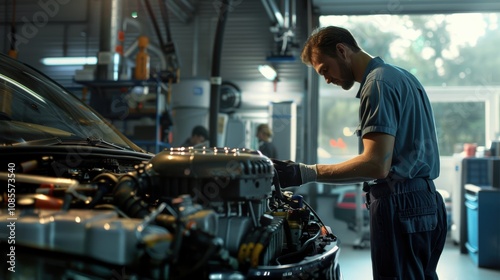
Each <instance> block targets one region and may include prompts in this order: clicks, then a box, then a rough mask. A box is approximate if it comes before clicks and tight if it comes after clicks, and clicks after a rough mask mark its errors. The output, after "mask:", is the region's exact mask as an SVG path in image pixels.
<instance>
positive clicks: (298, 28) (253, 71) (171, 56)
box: [0, 0, 500, 280]
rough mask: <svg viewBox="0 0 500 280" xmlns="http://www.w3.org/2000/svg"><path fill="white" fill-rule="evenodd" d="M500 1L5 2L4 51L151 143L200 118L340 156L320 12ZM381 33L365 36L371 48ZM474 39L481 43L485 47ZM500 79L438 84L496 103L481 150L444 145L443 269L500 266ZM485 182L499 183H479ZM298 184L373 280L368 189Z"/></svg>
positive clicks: (241, 138)
mask: <svg viewBox="0 0 500 280" xmlns="http://www.w3.org/2000/svg"><path fill="white" fill-rule="evenodd" d="M499 12H500V2H498V1H494V0H481V1H475V2H471V1H466V0H460V1H451V0H439V1H432V0H418V1H416V0H412V1H410V0H394V1H393V0H390V1H380V0H375V1H366V0H351V1H342V0H307V1H301V0H261V1H249V0H247V1H243V0H232V1H231V0H228V1H226V0H224V1H223V0H212V1H201V0H158V1H152V0H151V1H147V0H5V1H3V2H2V4H0V14H1V15H2V19H1V20H0V37H1V38H3V39H2V40H1V42H2V44H1V45H0V48H1V51H2V53H4V54H9V55H11V56H13V57H15V58H16V59H17V60H19V61H21V62H24V63H26V64H29V65H31V66H33V67H34V68H36V69H38V70H40V71H41V72H42V73H44V74H45V75H47V76H48V77H49V78H51V79H53V80H54V81H56V82H57V83H59V84H61V85H62V86H64V87H65V88H66V89H68V90H69V91H70V92H72V93H73V94H74V95H76V96H77V97H78V98H80V99H81V100H82V101H83V102H84V103H86V104H88V105H89V106H91V107H92V108H93V109H95V110H96V111H97V112H98V113H99V114H100V115H102V116H103V117H104V118H105V119H107V120H108V121H109V122H110V123H112V125H113V126H114V127H116V128H117V129H118V130H119V131H121V132H122V133H123V134H124V135H126V136H127V137H128V138H130V139H131V140H132V141H133V142H134V143H136V144H137V145H138V146H140V147H141V148H143V149H144V150H145V151H148V152H150V153H153V154H157V153H159V152H161V151H162V150H164V149H168V148H171V147H178V146H180V145H181V144H182V143H183V142H184V141H185V140H186V138H188V137H189V136H190V134H191V130H192V128H193V127H194V126H196V125H203V126H205V127H206V128H207V129H208V131H209V139H208V141H209V145H210V146H212V147H231V148H240V149H245V148H246V149H257V148H258V140H257V139H256V138H255V132H256V128H257V126H258V125H259V124H262V123H269V124H272V126H273V134H274V136H273V142H274V143H279V144H278V145H277V149H278V155H279V158H280V159H290V160H294V161H297V162H304V163H317V162H321V163H328V162H335V161H339V160H342V159H345V158H346V157H348V156H349V152H345V151H346V150H345V149H344V150H342V149H341V148H339V145H340V144H339V141H335V140H338V139H333V138H334V137H331V138H332V139H333V141H332V139H330V138H328V140H325V141H329V142H325V143H328V145H330V146H329V148H332V147H333V148H335V149H337V150H335V151H340V152H339V153H338V154H333V153H331V152H330V153H329V156H328V157H325V156H324V153H323V152H324V151H325V149H323V144H322V142H319V140H318V138H319V137H318V135H319V133H320V132H321V131H322V129H323V128H322V126H321V123H323V121H322V120H321V116H320V113H321V112H322V110H323V109H322V107H321V103H322V98H323V97H324V95H326V94H330V93H329V92H333V95H335V94H339V90H338V89H333V88H332V87H331V85H329V86H328V87H327V85H326V83H324V81H322V80H321V79H320V78H321V77H318V75H317V74H316V73H315V72H314V69H311V68H308V67H306V66H305V65H304V64H303V63H302V62H301V60H300V57H299V55H300V51H301V47H302V44H303V43H304V41H305V39H306V38H307V36H308V34H309V33H310V31H311V30H312V29H313V28H315V27H317V26H319V25H320V18H322V17H323V18H325V17H328V16H345V17H347V16H365V17H370V16H389V15H396V16H413V15H427V16H429V15H447V14H465V15H467V14H477V13H479V14H488V13H491V14H496V13H499ZM499 23H500V21H499ZM471 28H472V27H471ZM380 31H384V30H380ZM360 33H362V32H361V31H360ZM497 34H500V31H498V33H497ZM363 35H365V34H363ZM368 35H372V36H373V37H377V36H378V35H377V34H368ZM498 36H499V38H500V35H498ZM370 39H371V38H367V37H363V41H364V42H362V45H364V44H365V43H366V44H370V42H371V41H370ZM382 40H383V38H382ZM475 48H476V50H477V51H478V52H481V46H480V45H477V46H475ZM385 54H386V55H388V56H389V54H388V53H385ZM374 55H378V54H376V53H374ZM380 55H382V54H380ZM141 57H142V58H144V57H148V61H147V62H145V61H141V60H140V59H141ZM67 58H73V59H83V61H76V62H75V61H74V60H73V61H65V60H64V59H67ZM478 59H485V60H487V59H488V58H487V57H486V58H485V57H479V58H478ZM457 60H458V59H457ZM141 63H144V64H141ZM264 65H268V66H272V68H273V69H274V70H275V75H274V76H272V77H270V78H266V77H264V76H263V74H261V73H260V72H259V67H260V66H264ZM141 71H142V73H141ZM419 74H420V73H419ZM141 75H142V76H141ZM422 75H424V74H422ZM491 76H494V77H493V78H491V80H492V81H493V82H492V83H491V84H490V83H487V82H484V81H483V82H484V83H483V84H481V81H479V82H478V84H477V85H467V86H464V87H460V88H459V87H458V86H457V87H454V86H449V87H446V86H443V85H442V84H439V83H436V84H432V85H430V86H429V88H430V89H429V93H431V94H433V95H432V96H433V97H432V96H431V99H432V98H433V99H432V100H434V101H436V102H448V101H447V100H448V99H447V98H448V97H446V94H447V93H449V92H450V91H452V92H454V98H455V99H454V101H451V102H456V99H461V100H462V101H463V100H467V101H470V100H471V96H474V97H477V100H479V102H483V103H484V104H485V105H484V108H483V107H482V108H483V109H484V111H485V113H484V114H483V123H484V124H483V126H481V129H482V131H481V138H480V139H481V141H483V142H479V143H475V144H474V149H475V150H474V152H473V153H472V154H471V153H469V152H468V151H467V150H466V149H465V147H466V146H467V144H469V143H462V142H460V143H455V144H460V145H459V147H458V148H456V147H452V148H451V149H452V150H453V149H454V150H453V151H452V152H450V153H449V154H448V155H443V156H441V162H442V166H441V175H440V177H439V178H438V179H437V180H436V184H437V185H438V187H439V188H440V189H441V191H442V193H443V194H444V196H445V198H446V201H447V207H448V209H447V210H448V211H449V222H450V229H449V235H448V241H447V245H446V248H445V251H444V253H443V256H442V258H441V260H440V265H439V267H438V274H439V276H440V279H444V280H447V279H449V280H452V279H453V280H455V279H457V280H462V279H463V280H468V279H499V277H500V222H499V221H498V219H496V220H495V215H496V213H498V212H497V211H496V210H497V209H498V205H499V204H500V203H499V202H500V199H497V200H496V202H495V200H494V199H495V198H498V197H500V196H498V194H497V193H499V192H500V175H499V174H500V163H499V162H500V159H499V158H500V157H499V155H500V153H498V151H497V153H496V154H492V151H493V149H494V148H495V147H498V148H500V144H499V143H500V110H499V108H500V88H499V87H498V86H499V84H500V81H497V80H496V79H495V77H496V75H495V74H491ZM485 79H489V77H485ZM479 86H482V90H478V88H479ZM471 92H472V93H471ZM478 92H479V93H478ZM484 92H486V94H484ZM351 93H352V92H351ZM339 95H341V94H339ZM348 97H351V98H353V97H354V94H352V95H349V96H348ZM345 99H346V97H345V96H341V99H340V100H345ZM353 99H354V98H353ZM475 100H476V99H475ZM338 106H344V105H338ZM354 117H357V115H355V116H354ZM331 118H334V117H333V116H332V117H331ZM332 121H333V120H332ZM337 130H340V128H337ZM470 141H472V142H474V140H470ZM333 142H335V143H333ZM328 145H327V146H328ZM496 145H498V146H496ZM462 148H463V150H462ZM481 148H482V149H481ZM457 149H458V150H457ZM328 151H330V150H328ZM350 154H352V150H350ZM485 185H486V186H492V187H493V191H492V192H491V193H489V192H486V193H485V192H481V189H477V188H475V186H485ZM297 192H298V193H300V194H301V195H303V197H304V198H305V199H306V200H307V201H308V202H309V204H310V205H311V206H312V208H314V209H316V211H317V212H318V214H319V215H320V216H321V217H323V219H324V220H325V221H326V223H327V224H329V225H330V226H331V227H332V229H333V231H334V233H335V234H336V235H337V236H338V237H339V240H340V245H339V246H340V247H341V253H340V256H339V263H340V267H341V270H342V274H343V276H344V279H370V277H371V269H370V267H371V263H370V251H369V248H368V247H369V245H368V243H367V242H368V241H367V237H366V234H367V231H369V229H366V217H365V215H366V214H367V212H366V209H364V208H363V203H362V194H361V192H360V189H359V186H357V185H351V186H335V185H327V184H319V183H310V184H309V185H308V186H307V187H302V188H301V189H300V190H299V189H298V190H297ZM491 199H493V202H491ZM482 201H484V202H482ZM481 202H482V204H481ZM477 204H478V205H479V206H478V205H477ZM467 205H468V206H467ZM471 207H472V208H473V209H480V210H479V211H480V214H479V215H483V216H489V217H490V219H491V220H490V221H491V223H492V225H485V224H480V223H479V222H478V221H474V220H472V221H471V218H470V217H471V216H470V212H468V211H469V210H470V209H472V208H471ZM342 211H344V212H342ZM467 217H469V219H467ZM474 222H476V223H474ZM471 232H473V233H475V234H478V235H479V236H480V237H479V239H480V240H489V243H487V244H488V245H487V246H486V247H489V248H484V247H483V248H481V249H480V250H479V254H480V255H482V256H481V257H479V258H478V257H477V254H478V252H477V250H476V251H475V252H471V250H472V249H471V248H470V247H469V248H468V247H467V241H468V240H467V238H468V236H469V237H470V236H471ZM482 246H484V245H482ZM472 251H474V250H472ZM471 255H475V256H472V257H471ZM482 258H488V260H487V261H486V262H487V263H488V265H486V266H484V265H482V263H481V260H482ZM490 263H493V265H489V264H490Z"/></svg>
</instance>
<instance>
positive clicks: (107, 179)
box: [88, 173, 118, 208]
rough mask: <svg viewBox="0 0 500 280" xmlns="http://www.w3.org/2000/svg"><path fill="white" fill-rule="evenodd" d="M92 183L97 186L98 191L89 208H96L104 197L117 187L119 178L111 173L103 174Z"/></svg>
mask: <svg viewBox="0 0 500 280" xmlns="http://www.w3.org/2000/svg"><path fill="white" fill-rule="evenodd" d="M92 181H93V182H95V183H96V184H97V186H98V189H97V191H96V193H95V195H94V197H92V201H91V202H90V204H89V205H88V207H89V208H94V207H95V206H96V205H97V203H98V202H99V201H101V199H102V198H103V197H104V195H106V194H107V193H108V192H109V190H110V189H111V188H112V187H114V186H116V184H117V183H118V178H116V176H115V175H113V174H111V173H101V174H99V175H97V176H95V177H94V179H93V180H92Z"/></svg>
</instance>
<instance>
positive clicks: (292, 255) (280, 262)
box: [276, 227, 322, 265]
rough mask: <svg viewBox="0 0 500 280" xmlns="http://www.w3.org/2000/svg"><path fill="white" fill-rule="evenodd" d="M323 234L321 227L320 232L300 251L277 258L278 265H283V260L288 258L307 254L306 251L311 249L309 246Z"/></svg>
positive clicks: (307, 241)
mask: <svg viewBox="0 0 500 280" xmlns="http://www.w3.org/2000/svg"><path fill="white" fill-rule="evenodd" d="M321 233H322V228H321V227H320V228H319V229H318V232H317V233H316V234H315V235H314V236H313V237H311V238H309V239H307V240H306V242H304V244H303V245H302V247H300V249H299V250H297V251H295V252H292V253H289V254H286V255H282V256H279V257H277V258H276V263H277V264H279V265H282V260H283V259H287V258H288V259H289V258H293V257H297V256H302V254H305V253H306V250H307V248H309V245H311V244H312V242H314V241H315V240H316V239H318V237H320V236H321Z"/></svg>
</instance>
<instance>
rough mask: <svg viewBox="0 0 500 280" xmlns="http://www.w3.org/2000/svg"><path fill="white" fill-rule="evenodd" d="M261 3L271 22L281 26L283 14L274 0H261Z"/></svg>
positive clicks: (282, 24)
mask: <svg viewBox="0 0 500 280" xmlns="http://www.w3.org/2000/svg"><path fill="white" fill-rule="evenodd" d="M262 5H264V8H265V10H266V12H267V15H268V16H269V18H270V19H271V21H272V23H274V24H277V25H278V27H279V28H283V26H284V24H285V22H284V21H285V20H284V19H283V15H282V14H281V11H280V9H279V8H278V6H277V5H276V3H275V2H274V0H262Z"/></svg>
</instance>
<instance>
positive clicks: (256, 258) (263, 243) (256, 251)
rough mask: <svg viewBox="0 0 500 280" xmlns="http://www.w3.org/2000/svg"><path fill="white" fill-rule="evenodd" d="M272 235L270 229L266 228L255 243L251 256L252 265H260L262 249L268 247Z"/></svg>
mask: <svg viewBox="0 0 500 280" xmlns="http://www.w3.org/2000/svg"><path fill="white" fill-rule="evenodd" d="M270 236H271V232H270V231H269V230H268V229H265V230H264V232H263V233H262V235H261V237H260V240H259V241H258V242H257V243H256V244H255V246H254V248H253V250H252V252H251V257H250V266H251V267H257V266H259V262H260V256H261V254H262V251H264V249H265V248H267V245H269V237H270Z"/></svg>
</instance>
